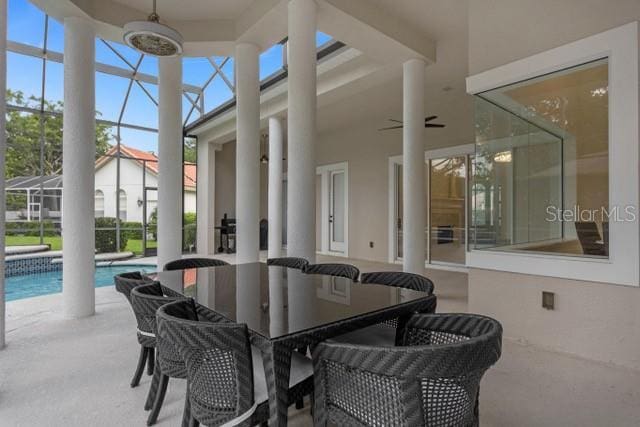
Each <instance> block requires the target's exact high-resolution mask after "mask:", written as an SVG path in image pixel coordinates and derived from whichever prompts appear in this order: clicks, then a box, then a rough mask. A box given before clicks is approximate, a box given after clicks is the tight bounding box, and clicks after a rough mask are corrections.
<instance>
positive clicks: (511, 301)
mask: <svg viewBox="0 0 640 427" xmlns="http://www.w3.org/2000/svg"><path fill="white" fill-rule="evenodd" d="M613 3H615V5H614V4H613ZM469 7H470V9H469V74H470V75H475V74H479V73H481V72H484V71H487V70H491V69H493V68H496V67H499V66H502V65H504V64H508V63H511V62H514V61H517V60H521V59H524V58H527V57H529V56H532V55H534V54H538V53H541V52H545V51H548V50H550V49H553V48H557V47H559V46H563V45H565V44H568V43H571V42H574V41H576V40H580V39H583V38H585V37H588V36H592V35H594V34H598V33H600V32H602V31H605V30H609V29H612V28H615V27H618V26H620V25H623V24H626V23H629V22H632V21H637V20H640V2H638V1H637V0H617V1H615V2H611V1H608V0H590V1H588V2H584V1H579V0H539V1H536V2H533V1H529V2H513V1H512V0H476V1H473V2H469ZM577 10H583V11H584V12H585V13H576V11H577ZM541 22H542V23H544V28H543V29H541V27H540V23H541ZM496 28H499V31H496ZM629 54H630V55H634V54H637V52H629ZM635 79H637V75H636V76H635ZM636 81H637V80H636ZM612 86H614V87H615V84H613V85H612ZM623 92H625V91H624V90H623V91H618V92H617V93H616V92H615V90H612V93H611V97H610V103H611V104H610V105H613V106H615V103H616V102H618V101H619V100H620V98H614V97H616V96H624V95H625V94H623ZM631 92H633V91H631ZM620 115H621V114H618V115H615V116H611V115H610V124H611V129H614V130H616V132H619V131H621V130H622V127H621V126H615V122H614V121H613V120H619V117H620ZM614 126H615V127H614ZM614 134H615V132H614ZM627 141H628V142H630V143H631V144H637V143H638V140H637V139H636V140H635V141H634V140H633V139H626V138H625V142H627ZM613 144H615V141H614V140H613V139H610V147H609V150H610V151H609V152H610V154H611V153H612V150H620V149H621V148H623V147H622V146H618V147H615V146H614V145H613ZM633 161H635V162H636V165H637V160H635V159H634V160H633ZM636 167H637V166H636ZM610 171H611V172H612V174H613V173H625V168H624V167H620V166H619V167H618V168H617V169H615V168H612V167H610ZM609 184H610V186H611V177H610V182H609ZM611 194H613V192H611V191H610V195H611ZM610 197H611V196H610ZM622 204H623V205H624V202H623V203H622ZM610 232H611V233H612V234H611V237H610V239H611V242H612V244H613V245H615V244H616V242H621V241H622V240H623V239H629V242H630V244H629V247H630V248H631V247H633V246H634V245H635V242H633V243H632V242H631V239H634V238H637V236H634V234H633V233H632V234H628V233H627V234H626V235H620V234H617V235H616V233H615V231H613V229H611V230H610ZM627 252H628V251H627ZM622 255H623V256H625V255H626V254H622ZM523 258H524V259H523V260H522V261H520V260H512V261H511V262H510V265H511V266H513V265H514V264H516V263H518V262H519V263H520V264H522V265H524V264H526V263H534V262H537V260H536V258H534V257H533V256H531V257H523ZM618 258H619V257H618ZM614 261H615V260H614ZM563 262H564V263H565V266H566V268H567V269H572V270H574V271H582V272H584V271H585V268H584V267H582V266H576V265H575V264H576V263H575V262H571V261H569V260H565V261H563ZM536 265H538V269H539V270H540V273H541V274H542V273H543V272H544V273H546V277H545V276H542V275H538V274H519V273H511V272H505V271H494V270H490V269H483V268H471V269H470V273H469V311H471V312H476V313H482V314H486V315H489V316H492V317H495V318H496V319H498V320H499V321H500V322H501V323H502V325H503V327H504V336H505V337H507V338H511V339H515V340H518V341H522V342H527V343H531V344H534V345H537V346H541V347H545V348H548V349H551V350H555V351H561V352H567V353H571V354H575V355H578V356H580V357H584V358H588V359H595V360H600V361H604V362H611V363H616V364H619V365H624V366H628V367H632V368H635V369H640V356H639V355H640V347H639V344H640V341H639V340H638V338H637V337H638V329H639V328H640V310H639V309H638V307H640V289H638V288H637V286H616V285H612V284H611V283H605V282H607V280H598V282H590V281H582V280H569V279H560V278H557V277H550V276H558V274H554V273H553V272H551V271H549V270H548V269H542V268H540V267H539V266H540V263H539V262H537V264H536ZM635 265H636V266H637V259H636V264H635ZM608 267H609V263H608V262H606V263H605V264H604V268H601V269H598V271H599V272H600V271H604V270H605V269H606V268H608ZM614 275H616V274H615V273H614V274H613V275H610V277H612V278H611V279H610V280H612V281H613V280H614V277H613V276H614ZM594 276H595V275H594ZM594 276H592V277H594ZM615 279H617V277H616V278H615ZM635 284H636V285H637V283H635ZM542 291H547V292H553V293H555V295H556V297H555V310H545V309H543V308H542V307H541V293H542Z"/></svg>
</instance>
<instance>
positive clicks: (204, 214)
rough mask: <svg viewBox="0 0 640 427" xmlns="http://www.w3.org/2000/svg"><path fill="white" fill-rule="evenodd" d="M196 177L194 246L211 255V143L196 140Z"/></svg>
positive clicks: (213, 183)
mask: <svg viewBox="0 0 640 427" xmlns="http://www.w3.org/2000/svg"><path fill="white" fill-rule="evenodd" d="M197 149H198V171H197V174H198V179H197V184H196V185H197V194H198V198H197V201H196V204H197V212H198V215H197V232H198V236H197V239H196V246H197V247H198V253H199V254H201V255H213V254H215V251H216V246H217V245H216V236H215V228H214V227H215V225H216V224H215V222H216V219H215V198H216V197H215V196H216V177H215V175H216V150H215V146H214V145H213V144H210V143H208V142H198V147H197Z"/></svg>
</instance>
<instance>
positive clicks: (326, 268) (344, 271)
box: [302, 264, 360, 282]
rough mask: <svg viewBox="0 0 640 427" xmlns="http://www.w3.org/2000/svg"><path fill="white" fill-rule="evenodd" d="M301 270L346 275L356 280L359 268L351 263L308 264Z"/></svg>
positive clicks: (328, 274)
mask: <svg viewBox="0 0 640 427" xmlns="http://www.w3.org/2000/svg"><path fill="white" fill-rule="evenodd" d="M302 271H303V272H304V273H307V274H324V275H326V276H337V277H346V278H347V279H351V280H353V281H354V282H357V281H358V276H360V270H358V268H357V267H356V266H353V265H351V264H309V265H307V266H306V267H305V268H304V269H303V270H302Z"/></svg>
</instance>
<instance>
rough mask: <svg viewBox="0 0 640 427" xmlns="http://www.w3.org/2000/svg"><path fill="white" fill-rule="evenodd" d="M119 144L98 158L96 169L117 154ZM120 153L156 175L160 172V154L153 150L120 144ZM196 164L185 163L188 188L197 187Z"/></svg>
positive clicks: (185, 182)
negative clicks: (143, 149)
mask: <svg viewBox="0 0 640 427" xmlns="http://www.w3.org/2000/svg"><path fill="white" fill-rule="evenodd" d="M117 150H118V147H117V146H115V145H114V146H112V147H111V148H110V149H109V151H107V152H106V153H105V154H104V156H102V157H100V158H99V159H98V160H96V169H98V168H100V167H102V166H104V165H105V164H106V163H107V162H109V160H110V159H112V158H113V156H116V155H117ZM120 153H121V155H122V156H124V157H131V158H133V159H135V161H136V162H137V163H139V164H140V165H141V166H142V165H143V164H144V165H146V167H147V170H148V171H149V172H151V173H153V174H154V175H157V174H158V156H156V155H155V154H154V153H152V152H148V151H142V150H138V149H135V148H132V147H128V146H126V145H123V144H120ZM196 170H197V168H196V165H195V164H193V163H186V164H185V165H184V186H185V187H187V188H193V189H195V187H196V183H197V173H196Z"/></svg>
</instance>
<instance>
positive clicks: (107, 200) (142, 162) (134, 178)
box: [5, 145, 196, 222]
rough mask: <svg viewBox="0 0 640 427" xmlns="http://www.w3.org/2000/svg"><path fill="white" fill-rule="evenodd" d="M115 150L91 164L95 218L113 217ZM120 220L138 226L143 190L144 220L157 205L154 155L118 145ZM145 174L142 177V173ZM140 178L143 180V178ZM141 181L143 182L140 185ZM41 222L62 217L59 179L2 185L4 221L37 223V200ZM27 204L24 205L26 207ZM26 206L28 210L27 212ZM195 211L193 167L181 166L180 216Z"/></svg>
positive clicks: (26, 179) (30, 178) (27, 179)
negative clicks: (3, 187)
mask: <svg viewBox="0 0 640 427" xmlns="http://www.w3.org/2000/svg"><path fill="white" fill-rule="evenodd" d="M116 150H117V148H116V147H112V148H111V149H110V150H109V151H108V152H107V153H106V154H105V155H104V156H102V157H100V158H99V159H98V160H97V161H96V164H95V168H96V171H95V216H96V217H115V216H116V197H117V196H116V187H117V182H116V176H117V173H116V172H117V168H118V166H117V163H118V162H117V161H116V157H115V155H116ZM120 150H121V153H122V157H121V158H120V195H119V197H120V219H121V220H122V221H131V222H142V218H143V212H144V209H143V207H144V206H143V205H144V200H145V197H144V193H145V192H144V189H143V187H146V188H147V198H146V200H147V219H149V216H150V215H151V214H152V212H153V211H154V209H155V208H156V205H157V203H158V192H157V190H156V188H157V187H158V158H157V157H156V155H155V154H153V153H149V152H146V151H140V150H136V149H135V148H131V147H127V146H124V145H120ZM145 171H146V173H145ZM143 175H144V177H143ZM143 180H144V182H143ZM41 181H42V186H43V189H44V197H43V198H42V204H43V206H42V212H43V219H45V220H51V221H54V222H59V221H60V220H61V213H62V198H63V197H62V194H63V189H62V176H61V175H51V176H46V177H44V179H43V180H41V178H40V177H38V176H35V177H34V176H26V177H14V178H11V179H8V180H7V181H6V182H5V187H6V189H5V193H6V195H7V202H8V203H7V211H6V221H9V222H23V221H37V220H38V219H39V216H40V214H39V212H40V205H41V203H40V202H41V197H40V186H41ZM27 200H28V203H27ZM27 205H28V208H27ZM195 211H196V166H195V165H192V164H188V165H185V166H184V212H185V213H188V212H195Z"/></svg>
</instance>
